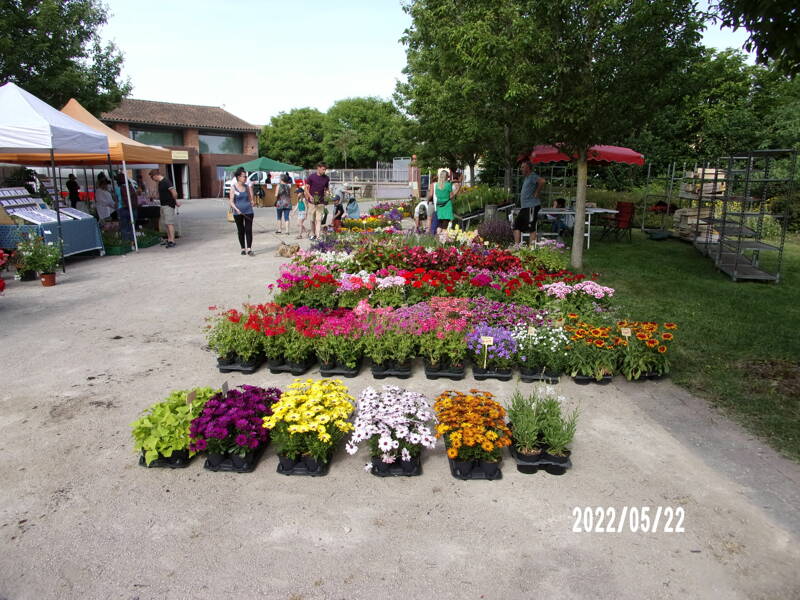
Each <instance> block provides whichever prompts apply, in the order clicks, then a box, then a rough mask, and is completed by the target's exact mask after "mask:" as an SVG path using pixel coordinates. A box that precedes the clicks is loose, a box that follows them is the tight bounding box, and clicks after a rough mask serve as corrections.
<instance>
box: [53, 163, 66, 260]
mask: <svg viewBox="0 0 800 600" xmlns="http://www.w3.org/2000/svg"><path fill="white" fill-rule="evenodd" d="M50 170H51V171H52V173H53V186H54V187H55V191H56V197H55V200H53V205H54V207H55V209H56V222H57V223H58V225H57V227H58V249H59V250H60V251H61V272H62V273H66V272H67V265H66V264H65V263H64V239H63V238H62V237H61V236H62V233H61V209H60V205H61V186H60V185H59V184H58V182H57V181H56V157H55V155H54V154H53V149H52V148H50Z"/></svg>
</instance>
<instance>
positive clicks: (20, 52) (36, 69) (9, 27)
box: [0, 0, 131, 114]
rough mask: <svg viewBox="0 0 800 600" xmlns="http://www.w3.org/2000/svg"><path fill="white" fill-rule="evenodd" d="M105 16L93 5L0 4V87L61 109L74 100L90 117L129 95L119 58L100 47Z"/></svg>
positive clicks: (58, 1)
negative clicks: (11, 84) (4, 84)
mask: <svg viewBox="0 0 800 600" xmlns="http://www.w3.org/2000/svg"><path fill="white" fill-rule="evenodd" d="M107 19H108V13H107V11H106V8H105V6H104V5H103V4H101V3H100V2H99V1H98V0H7V1H5V2H2V3H0V82H8V81H13V82H14V83H16V84H18V85H19V86H20V87H22V88H24V89H25V90H27V91H29V92H30V93H32V94H34V95H36V96H38V97H39V98H41V99H42V100H44V101H45V102H47V103H48V104H51V105H53V106H55V107H56V108H60V107H61V106H63V105H64V104H66V103H67V101H68V100H69V99H70V98H75V99H77V100H78V101H79V102H80V103H81V104H83V106H85V107H86V109H87V110H89V111H90V112H92V113H94V114H100V113H101V112H103V111H107V110H111V109H113V108H115V107H116V106H117V105H119V103H120V102H121V101H122V98H124V97H125V96H127V95H128V94H129V93H130V91H131V85H130V81H129V80H122V79H121V76H120V73H121V69H122V63H123V57H122V54H121V53H120V51H119V50H118V49H117V48H116V46H115V45H114V44H113V43H108V44H106V45H105V46H103V45H102V44H101V42H100V36H99V33H98V32H99V29H100V27H101V26H102V25H103V24H104V23H106V22H107Z"/></svg>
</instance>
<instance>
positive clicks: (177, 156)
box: [172, 150, 189, 160]
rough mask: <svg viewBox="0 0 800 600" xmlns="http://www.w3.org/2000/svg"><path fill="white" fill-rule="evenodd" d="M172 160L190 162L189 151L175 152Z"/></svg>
mask: <svg viewBox="0 0 800 600" xmlns="http://www.w3.org/2000/svg"><path fill="white" fill-rule="evenodd" d="M172 160H189V151H188V150H173V151H172Z"/></svg>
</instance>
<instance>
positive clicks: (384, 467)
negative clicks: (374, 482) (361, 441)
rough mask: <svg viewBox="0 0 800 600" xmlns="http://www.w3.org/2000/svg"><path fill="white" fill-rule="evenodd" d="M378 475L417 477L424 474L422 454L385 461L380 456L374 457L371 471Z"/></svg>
mask: <svg viewBox="0 0 800 600" xmlns="http://www.w3.org/2000/svg"><path fill="white" fill-rule="evenodd" d="M369 472H370V473H372V474H373V475H375V476H376V477H416V476H418V475H422V462H421V460H420V456H419V455H417V456H412V457H411V460H408V461H406V460H398V461H396V462H393V463H385V462H383V460H382V459H381V457H380V456H373V457H372V467H371V469H370V471H369Z"/></svg>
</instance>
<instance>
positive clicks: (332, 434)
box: [263, 379, 355, 476]
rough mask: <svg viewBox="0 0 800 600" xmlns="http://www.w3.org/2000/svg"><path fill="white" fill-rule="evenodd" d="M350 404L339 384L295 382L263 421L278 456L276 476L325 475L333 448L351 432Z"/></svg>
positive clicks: (328, 380) (351, 405)
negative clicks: (349, 419)
mask: <svg viewBox="0 0 800 600" xmlns="http://www.w3.org/2000/svg"><path fill="white" fill-rule="evenodd" d="M354 400H355V399H354V398H353V397H352V396H351V395H350V394H349V393H348V391H347V388H346V387H345V386H344V385H343V384H342V383H341V382H340V381H336V380H333V379H322V380H317V381H314V380H311V379H306V380H305V381H301V380H299V379H298V380H295V382H294V383H292V384H291V385H290V386H289V387H288V388H287V390H286V391H285V392H284V393H283V395H282V396H281V399H280V401H278V402H277V403H275V404H274V405H273V407H272V414H271V415H270V416H268V417H266V418H264V420H263V427H264V428H266V429H270V430H271V431H272V439H273V440H274V442H275V447H276V450H277V452H278V461H279V462H278V473H281V474H283V475H311V476H320V475H326V474H327V472H328V468H329V466H330V461H331V457H332V456H333V451H334V449H335V448H336V444H337V443H338V442H339V441H340V440H341V439H343V438H344V436H345V435H346V434H347V433H348V432H349V431H352V430H353V424H352V423H350V422H349V421H348V418H349V417H350V414H351V413H352V412H353V409H354V405H353V403H354Z"/></svg>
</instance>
